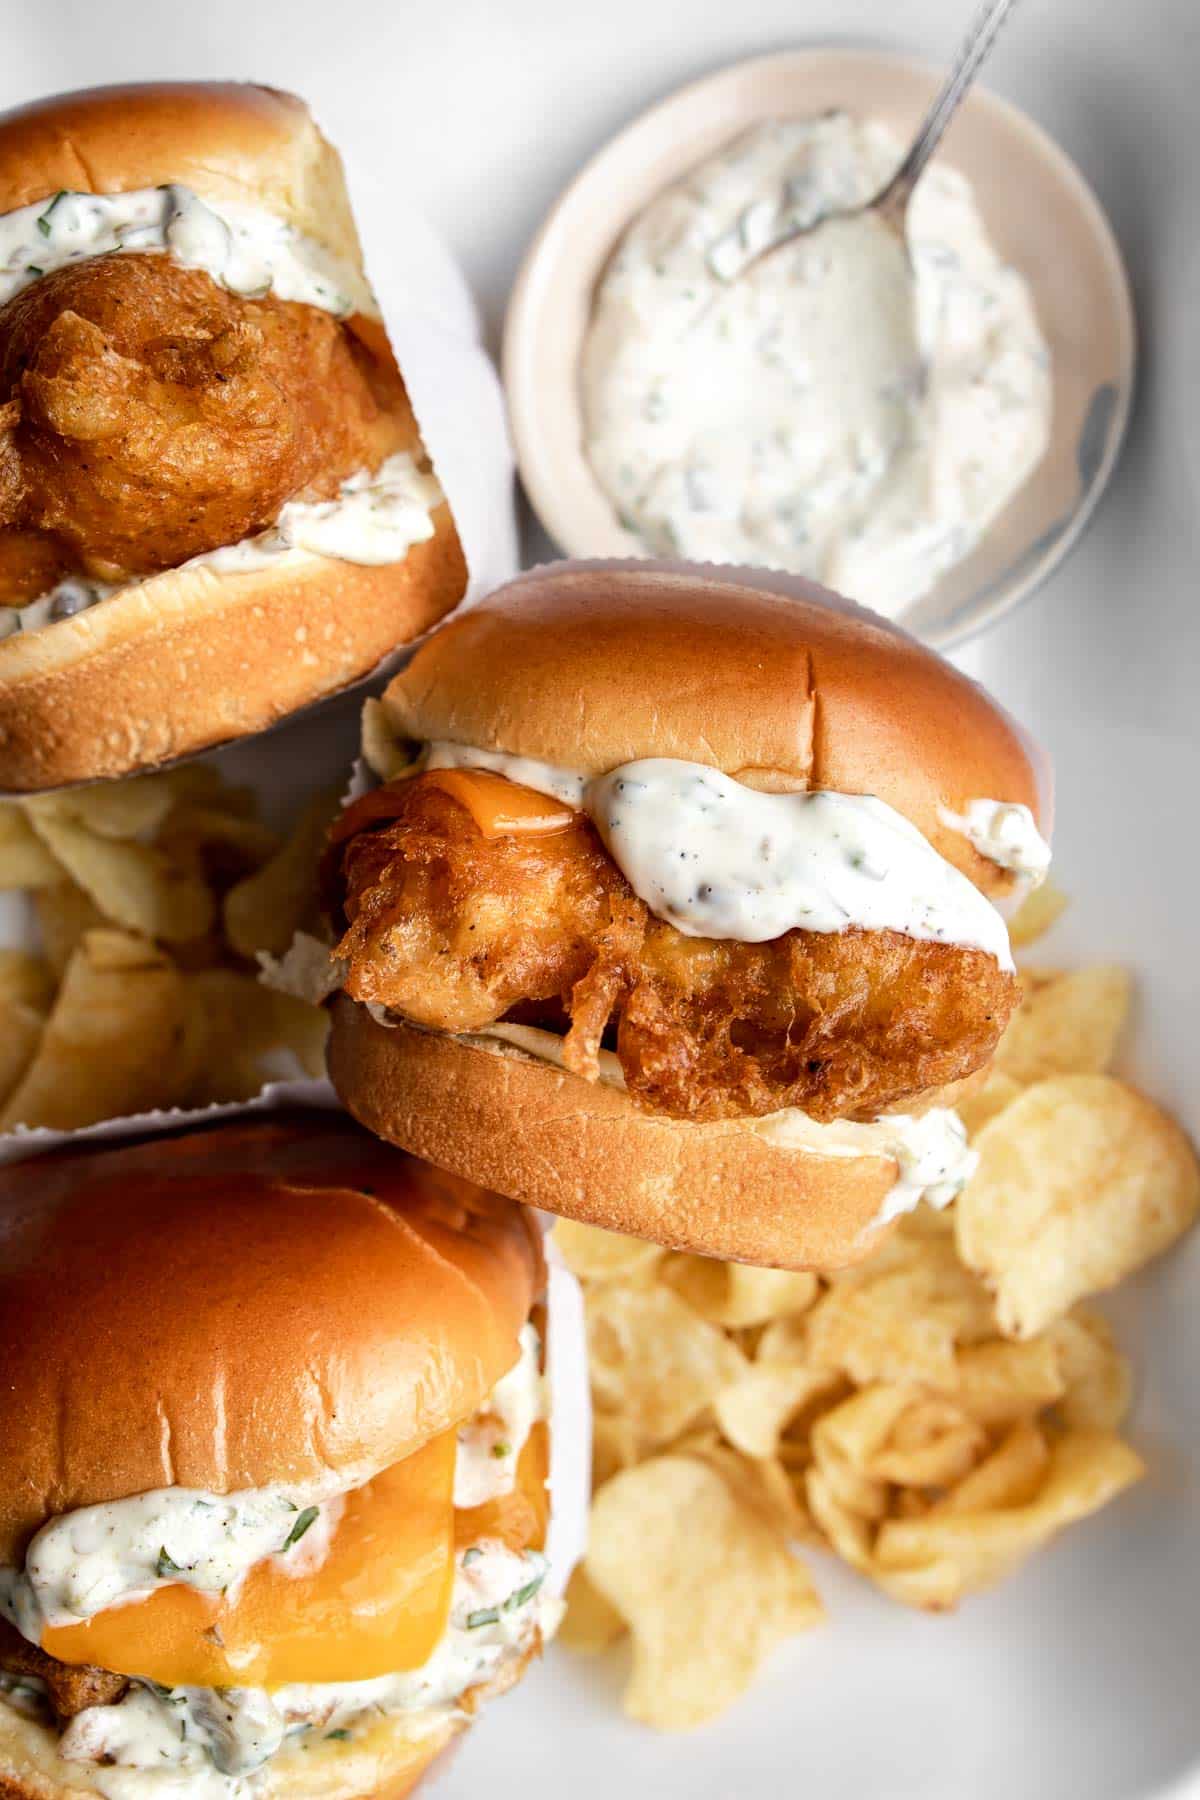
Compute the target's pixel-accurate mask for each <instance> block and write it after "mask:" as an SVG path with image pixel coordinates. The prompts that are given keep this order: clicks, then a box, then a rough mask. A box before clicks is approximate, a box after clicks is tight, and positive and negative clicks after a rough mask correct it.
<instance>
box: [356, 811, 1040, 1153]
mask: <svg viewBox="0 0 1200 1800" xmlns="http://www.w3.org/2000/svg"><path fill="white" fill-rule="evenodd" d="M394 811H395V813H396V815H397V816H395V817H394V818H393V819H392V820H390V821H385V822H384V823H383V824H381V825H379V826H378V827H377V828H376V829H373V830H363V831H360V832H359V834H358V835H357V836H355V837H353V838H352V839H351V840H350V842H349V843H348V845H347V847H346V850H345V852H344V856H343V859H342V877H343V881H344V894H345V899H344V911H345V917H346V920H347V924H348V929H347V930H346V933H345V936H344V937H343V939H342V942H341V944H340V945H339V947H338V950H339V954H340V955H342V956H345V957H347V958H348V959H349V976H348V979H347V981H346V988H347V991H348V992H349V993H350V994H351V995H352V996H353V997H354V998H355V999H357V1000H363V1001H366V1000H370V1001H376V1002H378V1003H380V1004H382V1005H384V1006H388V1007H391V1008H393V1009H394V1010H395V1011H396V1012H398V1013H400V1014H402V1015H403V1016H404V1017H405V1018H407V1019H410V1020H411V1021H413V1023H415V1024H418V1025H424V1026H428V1027H431V1028H433V1029H436V1030H442V1031H454V1032H461V1031H471V1030H477V1029H478V1028H479V1027H480V1026H483V1025H487V1024H491V1023H493V1022H494V1021H495V1020H497V1019H500V1018H504V1017H505V1016H507V1015H510V1014H512V1013H514V1012H515V1013H516V1016H518V1017H520V1018H522V1019H524V1020H526V1021H537V1020H539V1019H540V1020H542V1021H544V1022H547V1023H551V1024H554V1023H556V1022H557V1021H558V1020H561V1019H562V1018H563V1017H564V1016H565V1018H566V1019H567V1020H569V1026H570V1028H569V1030H568V1032H567V1037H566V1045H565V1052H566V1058H567V1062H568V1066H569V1067H571V1068H573V1069H574V1070H575V1071H576V1072H577V1073H579V1074H581V1075H585V1076H587V1077H589V1078H591V1079H594V1078H595V1076H596V1073H597V1052H598V1051H599V1049H600V1046H601V1040H602V1038H603V1037H604V1036H605V1034H606V1032H607V1033H609V1034H610V1035H611V1034H612V1032H613V1030H614V1028H615V1048H616V1052H617V1055H618V1057H619V1058H620V1062H621V1066H622V1068H623V1070H624V1072H625V1078H626V1082H627V1085H628V1087H629V1091H630V1092H631V1093H632V1094H633V1095H634V1096H635V1097H636V1098H637V1099H638V1100H639V1101H641V1102H642V1103H643V1104H644V1105H645V1106H647V1107H648V1108H650V1109H652V1110H654V1111H658V1112H664V1113H668V1114H670V1115H671V1116H673V1117H675V1118H688V1119H696V1120H703V1119H715V1118H723V1117H736V1116H744V1115H747V1114H751V1115H761V1114H764V1113H768V1112H773V1111H776V1110H777V1109H778V1108H780V1107H783V1106H799V1107H802V1108H803V1110H804V1111H805V1112H807V1113H809V1114H811V1116H812V1117H813V1118H816V1119H821V1120H828V1119H834V1118H844V1117H864V1118H873V1117H874V1116H875V1115H876V1114H877V1113H879V1112H881V1111H883V1110H885V1109H889V1108H890V1109H891V1110H893V1111H894V1110H897V1109H898V1108H899V1107H901V1106H903V1104H904V1103H905V1102H906V1101H908V1100H910V1099H912V1098H913V1096H915V1095H917V1094H920V1093H922V1092H923V1091H924V1090H925V1089H927V1088H931V1087H939V1086H942V1085H943V1084H948V1083H950V1082H953V1081H957V1080H960V1079H961V1078H963V1077H964V1076H966V1075H969V1074H970V1073H971V1072H972V1071H973V1070H975V1069H977V1068H979V1067H980V1066H981V1065H982V1064H983V1063H985V1062H986V1061H987V1059H988V1057H989V1056H990V1055H991V1053H992V1051H993V1049H994V1048H995V1045H996V1042H997V1040H998V1038H999V1036H1000V1033H1001V1031H1002V1030H1003V1028H1004V1025H1005V1024H1006V1022H1007V1020H1008V1016H1009V1014H1010V1013H1011V1011H1012V1009H1013V1007H1014V1005H1015V1004H1016V1000H1017V995H1018V988H1017V983H1016V980H1015V978H1014V977H1013V976H1011V975H1008V974H1006V973H1005V972H1004V971H1003V970H1001V969H1000V968H999V967H998V966H997V964H996V962H995V961H994V960H993V958H991V957H990V956H988V955H986V954H985V953H984V952H983V951H980V950H972V949H966V948H962V947H960V946H957V945H950V944H935V943H924V942H920V941H918V940H916V939H913V938H908V937H904V936H902V935H901V934H900V933H898V932H893V931H860V930H857V929H852V930H848V931H844V932H840V933H820V932H807V931H791V932H788V933H786V934H785V935H784V936H783V937H781V938H776V939H774V940H773V941H772V942H770V943H765V944H742V943H734V942H726V941H720V942H718V941H715V940H712V939H707V938H688V937H685V936H683V934H682V933H680V932H679V931H677V930H676V929H675V928H674V926H672V925H668V924H666V923H665V922H664V921H662V920H660V919H656V918H655V917H654V916H653V915H652V914H651V913H650V912H649V911H648V909H647V908H646V907H645V906H644V905H643V903H642V902H641V901H640V900H639V899H638V898H637V896H636V895H635V894H634V893H633V891H632V890H631V888H630V887H629V885H628V883H627V882H626V881H625V878H624V876H623V875H622V874H621V872H620V870H619V869H618V868H617V867H616V865H615V863H613V861H612V860H611V858H610V857H609V856H608V855H607V853H606V851H605V850H604V847H603V845H602V844H601V842H600V839H599V838H598V836H597V835H596V833H595V831H594V830H593V828H592V826H591V824H590V823H589V822H588V821H587V820H586V819H584V818H583V817H582V815H581V816H580V817H579V820H578V822H577V823H575V824H573V825H572V826H571V827H570V828H569V829H568V830H565V831H562V832H559V833H557V834H555V835H552V836H546V837H539V836H532V835H521V836H507V837H496V838H485V837H484V836H483V835H482V834H481V833H480V831H479V830H478V829H477V827H476V826H475V824H474V822H473V821H472V820H471V819H470V817H469V815H468V814H467V812H466V810H465V809H464V808H463V807H461V806H460V805H459V804H458V802H457V801H455V800H454V799H452V798H451V797H450V796H449V795H447V794H445V793H443V792H441V791H440V790H439V789H438V788H436V787H433V786H430V785H429V784H427V783H425V782H423V781H422V779H421V777H420V776H418V777H416V778H415V779H414V780H412V781H411V782H409V783H408V784H407V785H406V787H405V788H404V789H403V790H402V791H401V793H400V796H399V797H398V799H397V802H396V806H395V809H394Z"/></svg>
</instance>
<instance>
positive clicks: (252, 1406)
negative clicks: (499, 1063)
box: [0, 1113, 543, 1564]
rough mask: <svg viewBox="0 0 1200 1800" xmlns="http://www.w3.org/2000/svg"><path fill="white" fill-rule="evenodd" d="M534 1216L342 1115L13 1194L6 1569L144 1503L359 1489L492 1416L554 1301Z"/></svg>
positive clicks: (1, 1361) (6, 1226) (84, 1167)
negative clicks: (57, 1537) (486, 1413)
mask: <svg viewBox="0 0 1200 1800" xmlns="http://www.w3.org/2000/svg"><path fill="white" fill-rule="evenodd" d="M542 1278H543V1272H542V1262H541V1248H540V1237H539V1233H538V1230H537V1227H536V1224H535V1223H534V1222H533V1221H532V1220H531V1218H530V1216H529V1215H528V1214H527V1213H525V1212H524V1211H523V1210H522V1209H521V1208H520V1207H518V1206H515V1205H513V1204H512V1203H511V1202H509V1201H507V1200H504V1199H501V1198H499V1197H498V1196H497V1195H495V1194H489V1193H485V1192H483V1191H482V1190H480V1189H478V1188H475V1187H473V1186H472V1185H471V1184H469V1183H467V1182H463V1181H461V1180H458V1179H456V1178H455V1177H453V1176H450V1175H445V1174H442V1173H440V1172H439V1171H437V1170H434V1169H430V1168H427V1167H425V1166H423V1165H422V1164H420V1163H417V1162H414V1161H413V1160H412V1159H411V1158H410V1157H406V1156H401V1155H399V1154H397V1152H396V1151H395V1150H394V1149H391V1148H389V1147H388V1146H385V1145H383V1144H381V1143H378V1142H376V1141H375V1140H374V1139H372V1138H370V1137H368V1136H367V1135H366V1134H365V1133H364V1132H362V1131H360V1130H359V1129H358V1128H357V1127H356V1126H354V1125H353V1124H352V1123H351V1122H350V1121H349V1120H347V1119H343V1118H340V1117H339V1116H337V1115H336V1114H325V1113H317V1114H311V1115H310V1114H297V1115H272V1116H271V1118H270V1119H261V1120H253V1121H250V1122H246V1121H241V1122H238V1123H236V1124H231V1125H221V1126H217V1127H212V1128H209V1129H206V1130H199V1131H189V1132H186V1133H183V1134H181V1135H179V1136H178V1137H155V1138H152V1139H148V1140H146V1141H144V1142H142V1143H140V1144H133V1145H129V1146H125V1147H119V1148H111V1147H104V1146H101V1147H99V1148H91V1147H89V1148H87V1149H77V1150H70V1149H69V1150H65V1151H61V1152H58V1153H56V1154H55V1155H52V1156H48V1157H45V1158H41V1159H36V1160H33V1161H30V1162H23V1163H15V1164H11V1165H9V1166H7V1167H5V1168H4V1169H2V1170H0V1370H2V1371H3V1380H2V1381H0V1445H2V1446H3V1470H4V1479H3V1482H0V1564H3V1563H5V1562H9V1563H11V1562H12V1561H13V1560H14V1558H17V1559H19V1555H20V1553H21V1551H22V1550H23V1547H24V1544H25V1542H26V1541H27V1539H28V1537H29V1535H30V1534H31V1533H32V1532H33V1531H34V1530H35V1529H36V1528H37V1527H38V1526H39V1525H41V1524H42V1523H43V1522H44V1521H45V1520H46V1519H47V1518H49V1517H51V1516H52V1515H55V1514H59V1513H64V1512H69V1511H71V1510H73V1509H75V1508H77V1507H81V1506H88V1505H91V1504H93V1503H95V1502H97V1501H104V1500H115V1499H122V1498H124V1497H126V1496H128V1495H132V1494H138V1493H143V1492H146V1491H147V1490H149V1489H152V1488H159V1487H169V1486H180V1487H196V1488H205V1489H208V1490H210V1491H214V1492H217V1493H228V1492H231V1491H233V1490H235V1489H239V1488H247V1487H262V1486H266V1485H268V1484H269V1483H272V1482H277V1481H292V1482H297V1483H307V1482H316V1481H321V1480H323V1479H325V1478H327V1477H333V1478H335V1481H336V1483H337V1484H338V1485H342V1486H355V1485H358V1484H359V1483H361V1482H363V1481H366V1480H369V1479H370V1478H371V1477H372V1476H373V1475H375V1474H377V1473H378V1472H379V1471H380V1470H381V1469H384V1468H387V1467H389V1466H390V1465H391V1464H393V1463H395V1462H398V1461H400V1460H401V1459H402V1458H404V1457H406V1456H408V1455H410V1454H412V1453H413V1452H414V1451H416V1450H417V1449H419V1448H420V1447H421V1446H422V1445H423V1444H424V1443H426V1442H428V1440H429V1439H430V1438H432V1437H434V1436H435V1435H437V1434H438V1433H440V1432H443V1431H446V1430H449V1429H451V1428H452V1427H454V1426H455V1425H457V1424H459V1423H460V1422H461V1421H462V1420H463V1419H465V1418H467V1417H469V1415H470V1414H471V1413H473V1412H475V1411H476V1410H477V1409H478V1406H479V1404H480V1403H481V1401H482V1400H483V1398H484V1396H485V1395H486V1394H487V1393H488V1392H489V1391H490V1390H491V1388H492V1387H494V1385H495V1383H496V1381H497V1380H498V1379H499V1378H500V1376H501V1375H502V1374H504V1373H505V1371H506V1370H507V1369H509V1368H510V1367H511V1366H512V1364H513V1363H514V1362H515V1360H516V1357H517V1348H518V1346H517V1334H518V1332H519V1331H520V1329H521V1327H522V1325H524V1323H525V1321H526V1319H527V1318H528V1316H529V1311H530V1308H531V1306H532V1304H533V1301H534V1299H535V1296H536V1295H537V1293H538V1291H539V1290H540V1287H541V1285H542Z"/></svg>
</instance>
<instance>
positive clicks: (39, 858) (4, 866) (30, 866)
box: [0, 800, 62, 890]
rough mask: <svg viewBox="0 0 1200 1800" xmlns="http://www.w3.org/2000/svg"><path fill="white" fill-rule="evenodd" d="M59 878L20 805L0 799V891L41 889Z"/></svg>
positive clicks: (52, 860) (54, 863) (46, 851)
mask: <svg viewBox="0 0 1200 1800" xmlns="http://www.w3.org/2000/svg"><path fill="white" fill-rule="evenodd" d="M61 880H62V870H61V869H60V868H59V866H58V863H57V862H56V861H55V860H54V857H53V856H52V855H51V854H50V852H49V850H47V849H46V847H45V845H44V844H43V843H41V842H40V840H39V838H38V835H37V833H36V832H35V831H34V829H33V826H32V825H31V824H30V823H29V820H28V818H27V817H26V816H25V813H24V811H23V810H22V808H21V807H20V806H19V805H17V804H16V803H15V802H12V801H7V800H5V801H0V890H5V889H8V890H12V889H19V888H27V889H36V888H44V887H49V886H50V885H51V884H52V883H54V882H56V881H61Z"/></svg>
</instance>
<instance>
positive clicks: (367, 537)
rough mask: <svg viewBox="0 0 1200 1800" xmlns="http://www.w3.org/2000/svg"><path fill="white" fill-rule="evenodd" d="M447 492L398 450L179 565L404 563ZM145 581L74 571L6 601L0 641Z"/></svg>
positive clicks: (427, 532) (234, 569)
mask: <svg viewBox="0 0 1200 1800" xmlns="http://www.w3.org/2000/svg"><path fill="white" fill-rule="evenodd" d="M443 498H444V496H443V494H442V490H441V487H440V486H439V485H438V482H437V479H436V477H435V476H433V475H432V474H430V473H428V472H427V471H426V470H424V469H420V468H418V467H417V464H416V462H415V461H414V459H413V457H412V455H411V453H410V452H409V451H407V450H397V451H396V452H395V453H394V454H393V455H392V456H389V457H386V458H385V460H384V461H383V462H381V463H380V465H379V467H378V468H377V469H376V470H375V472H374V474H372V473H371V472H370V471H369V470H367V469H360V470H359V471H358V473H357V474H355V475H351V476H350V477H349V478H348V480H346V481H343V482H342V484H341V488H340V490H339V492H338V496H337V498H336V499H335V500H315V501H306V500H289V501H288V503H287V505H286V506H285V507H284V508H283V510H282V511H281V512H280V514H279V517H278V519H277V520H276V521H275V523H274V525H272V526H271V527H270V529H269V530H267V531H260V532H258V533H257V535H256V536H254V537H248V538H243V539H242V540H241V542H240V543H237V544H224V545H222V546H221V547H220V549H217V550H205V551H203V552H202V553H201V555H199V556H193V557H190V558H189V560H188V561H187V562H185V563H181V564H180V565H179V566H180V567H181V568H184V569H199V568H209V569H214V570H215V571H216V572H217V573H218V574H225V575H239V574H244V573H245V572H246V571H247V570H250V569H269V568H270V567H271V565H272V564H273V563H276V562H278V561H279V559H280V558H281V557H283V556H288V555H295V554H302V555H305V556H328V557H330V558H332V559H334V560H335V561H339V562H352V563H361V564H371V565H378V564H383V563H392V562H402V561H403V560H404V558H405V557H406V556H407V555H408V552H409V550H410V549H411V548H412V546H413V545H414V544H423V543H426V542H427V541H428V539H430V538H431V537H432V536H433V531H434V526H433V519H432V517H431V514H432V512H433V509H434V508H435V507H436V506H439V505H440V504H441V502H442V500H443ZM146 579H147V580H153V577H152V576H147V577H146ZM141 585H142V583H141V582H136V581H131V582H126V583H125V584H124V585H123V586H114V585H112V584H111V583H108V582H103V581H90V580H87V579H86V578H84V577H82V576H78V575H72V576H69V577H68V578H67V579H66V580H65V581H60V582H59V583H58V585H57V587H55V588H53V589H51V591H50V593H48V594H43V595H41V596H40V597H39V598H38V599H37V600H32V601H30V603H29V604H28V606H21V607H9V608H5V607H0V639H4V638H6V637H12V636H14V635H15V634H16V633H17V632H19V631H40V630H41V629H42V628H43V627H44V626H46V625H57V624H58V623H59V622H60V620H62V619H68V618H72V617H74V615H75V614H76V613H80V612H85V611H86V610H87V609H88V608H89V607H91V606H95V605H97V604H98V603H99V602H100V601H101V600H107V599H109V598H110V597H111V596H112V595H113V594H116V593H123V592H125V590H126V588H131V587H139V586H141Z"/></svg>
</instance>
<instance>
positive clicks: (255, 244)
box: [0, 182, 375, 317]
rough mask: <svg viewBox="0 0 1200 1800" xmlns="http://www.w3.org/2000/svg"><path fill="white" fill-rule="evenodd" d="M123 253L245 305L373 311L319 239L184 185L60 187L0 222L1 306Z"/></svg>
mask: <svg viewBox="0 0 1200 1800" xmlns="http://www.w3.org/2000/svg"><path fill="white" fill-rule="evenodd" d="M218 208H219V210H218ZM121 250H126V251H128V250H137V251H141V252H143V253H145V252H151V253H158V254H161V255H167V256H170V257H172V258H173V259H174V261H176V262H177V263H181V264H182V265H183V266H184V267H185V268H189V269H203V270H204V271H205V273H206V274H207V275H210V276H211V277H212V279H213V280H214V281H215V282H217V283H218V284H219V285H220V286H221V287H224V288H228V289H229V290H230V292H231V293H235V294H242V295H244V296H246V297H247V298H253V299H258V298H261V297H262V295H264V294H274V295H276V297H277V298H278V299H280V300H298V301H302V302H304V303H305V304H306V305H308V306H316V307H319V308H320V309H321V311H322V312H330V313H335V314H337V315H338V316H339V317H340V316H344V315H345V314H347V313H352V312H360V311H364V312H374V311H375V301H374V298H373V296H372V294H371V290H370V288H369V287H368V286H367V284H366V282H365V281H364V279H363V277H362V276H361V275H360V274H359V273H358V271H357V270H356V269H354V268H352V267H351V266H350V265H349V264H348V263H346V262H345V261H343V259H342V258H340V257H338V256H335V255H334V253H333V252H332V251H331V250H329V249H327V248H326V247H325V245H324V244H320V243H318V242H317V241H316V239H315V238H310V237H306V236H305V235H304V233H303V232H301V231H298V230H297V229H296V227H295V226H294V225H289V224H288V223H287V222H286V220H284V219H280V218H276V216H275V215H274V214H273V213H269V212H265V211H263V210H262V208H260V207H254V206H244V205H242V204H241V203H240V202H238V201H233V200H222V201H220V202H219V203H217V204H214V203H213V202H211V201H207V200H202V199H201V198H200V196H199V195H198V194H196V193H195V192H194V191H193V190H192V189H191V188H189V187H184V186H182V185H181V184H179V183H178V182H171V183H168V184H167V185H165V186H163V187H152V188H136V189H134V190H133V191H132V192H130V193H127V194H81V193H72V192H70V191H68V190H66V189H63V190H62V191H60V192H59V193H57V194H51V195H48V196H47V197H46V198H45V199H44V200H35V201H34V202H33V203H32V204H31V205H29V206H20V207H17V208H16V210H15V211H13V212H8V213H3V214H0V306H4V305H5V304H6V303H7V302H8V301H9V300H11V299H12V297H13V295H14V294H19V293H20V292H21V290H22V288H26V287H29V286H30V285H31V284H32V283H33V282H35V281H38V280H40V279H41V277H42V276H43V275H49V274H52V273H53V272H54V270H56V269H61V268H63V267H65V266H66V264H68V263H76V262H84V261H86V260H87V259H88V258H90V257H93V256H111V255H113V254H114V253H115V252H117V251H121Z"/></svg>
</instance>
